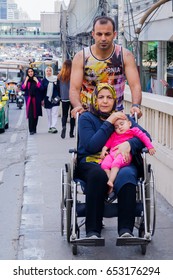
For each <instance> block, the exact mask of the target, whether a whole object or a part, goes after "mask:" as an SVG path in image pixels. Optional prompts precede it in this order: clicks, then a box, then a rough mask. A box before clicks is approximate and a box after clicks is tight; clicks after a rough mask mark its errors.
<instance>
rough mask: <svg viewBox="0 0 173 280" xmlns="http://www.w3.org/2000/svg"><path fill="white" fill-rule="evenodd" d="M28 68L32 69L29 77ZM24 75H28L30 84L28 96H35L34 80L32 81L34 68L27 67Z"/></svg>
mask: <svg viewBox="0 0 173 280" xmlns="http://www.w3.org/2000/svg"><path fill="white" fill-rule="evenodd" d="M29 70H32V71H33V73H34V74H33V76H32V77H30V76H29V75H28V71H29ZM26 75H27V76H28V77H29V79H28V83H29V84H30V86H29V90H28V91H29V95H30V96H35V95H36V88H37V87H36V82H35V81H34V79H33V78H34V76H35V71H34V69H33V68H32V67H29V68H28V69H27V71H26Z"/></svg>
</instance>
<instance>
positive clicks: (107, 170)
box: [104, 169, 111, 178]
mask: <svg viewBox="0 0 173 280" xmlns="http://www.w3.org/2000/svg"><path fill="white" fill-rule="evenodd" d="M104 171H105V172H106V174H107V176H108V178H109V176H110V173H111V171H110V169H104Z"/></svg>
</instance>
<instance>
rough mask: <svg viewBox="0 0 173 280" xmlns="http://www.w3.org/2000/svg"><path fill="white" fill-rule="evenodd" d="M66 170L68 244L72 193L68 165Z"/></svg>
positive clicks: (68, 239) (68, 240)
mask: <svg viewBox="0 0 173 280" xmlns="http://www.w3.org/2000/svg"><path fill="white" fill-rule="evenodd" d="M65 168H66V183H65V185H66V199H65V201H66V202H65V204H66V234H67V242H70V235H71V212H72V193H71V168H70V164H66V165H65Z"/></svg>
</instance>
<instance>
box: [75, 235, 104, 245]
mask: <svg viewBox="0 0 173 280" xmlns="http://www.w3.org/2000/svg"><path fill="white" fill-rule="evenodd" d="M70 243H72V244H75V245H79V246H96V247H97V246H105V239H104V238H86V237H85V238H80V239H74V240H70Z"/></svg>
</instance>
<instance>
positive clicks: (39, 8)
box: [14, 0, 70, 20]
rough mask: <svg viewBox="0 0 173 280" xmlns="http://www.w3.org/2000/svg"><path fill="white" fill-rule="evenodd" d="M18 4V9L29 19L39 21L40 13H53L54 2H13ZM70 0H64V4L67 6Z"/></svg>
mask: <svg viewBox="0 0 173 280" xmlns="http://www.w3.org/2000/svg"><path fill="white" fill-rule="evenodd" d="M14 1H15V3H16V4H18V8H22V10H23V11H25V12H27V13H28V15H29V17H30V19H36V20H39V19H40V13H41V12H54V2H55V0H48V1H46V0H14ZM69 1H70V0H64V2H65V4H66V5H68V3H69Z"/></svg>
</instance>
